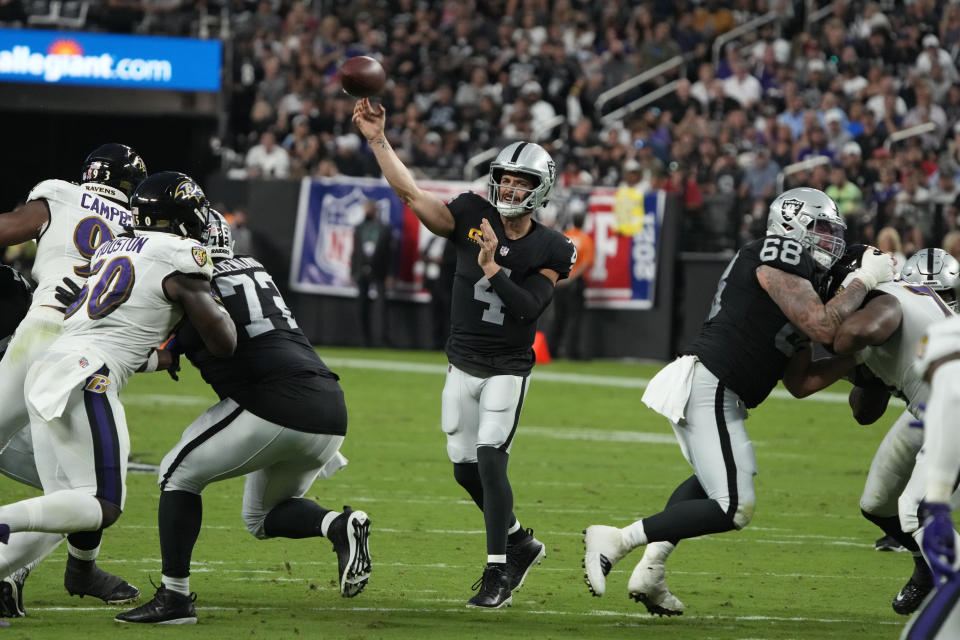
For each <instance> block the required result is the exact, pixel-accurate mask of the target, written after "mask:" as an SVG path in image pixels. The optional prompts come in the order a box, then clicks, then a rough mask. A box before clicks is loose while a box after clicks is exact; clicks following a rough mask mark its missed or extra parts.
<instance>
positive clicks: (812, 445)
mask: <svg viewBox="0 0 960 640" xmlns="http://www.w3.org/2000/svg"><path fill="white" fill-rule="evenodd" d="M320 352H321V355H322V356H323V357H324V358H325V359H326V360H327V361H328V363H329V364H330V365H331V368H333V369H334V370H335V371H337V372H338V373H339V374H340V376H341V383H342V385H343V388H344V390H345V393H346V397H347V406H348V408H349V411H350V427H349V434H348V436H347V440H346V442H345V444H344V447H343V449H342V451H343V453H344V455H346V456H347V457H348V458H349V459H350V464H349V466H348V467H347V468H345V469H344V470H342V471H341V472H340V473H338V474H336V475H335V476H334V477H332V478H330V479H328V480H323V481H318V482H317V483H316V484H314V486H313V488H312V489H311V490H310V492H309V493H308V494H307V495H308V496H309V497H312V498H315V499H316V500H318V501H319V502H320V503H321V504H323V505H325V506H328V507H330V508H335V509H339V508H340V507H341V505H344V504H349V505H351V506H353V507H354V508H355V509H364V510H365V511H367V513H369V515H370V517H371V520H372V535H371V543H370V546H371V554H372V556H373V574H372V578H371V581H370V584H369V586H368V587H367V590H366V591H365V592H364V593H362V594H361V595H360V596H358V597H357V598H354V599H352V600H346V599H343V598H341V597H339V594H338V592H337V589H336V557H335V555H334V554H333V553H332V551H331V547H330V545H329V542H328V541H327V540H325V539H314V540H282V539H277V540H268V541H258V540H256V539H254V538H253V537H252V536H250V535H249V534H248V533H247V532H246V530H245V529H244V527H243V523H242V521H241V519H240V495H241V491H242V486H243V485H242V480H241V479H235V480H232V481H228V482H224V483H220V484H216V485H213V486H211V487H209V488H208V489H207V491H206V492H205V493H204V496H203V497H204V507H205V512H204V528H203V531H202V533H201V535H200V540H199V543H198V544H197V547H196V549H195V551H194V556H193V561H194V562H193V574H192V577H191V588H192V589H193V590H194V591H196V592H197V593H198V594H199V597H198V599H197V609H198V614H199V617H200V623H199V624H198V625H197V626H196V627H181V628H180V631H173V630H171V629H170V628H165V627H158V628H153V627H149V628H145V627H141V626H131V625H119V624H117V623H115V622H113V615H114V614H115V613H116V612H117V609H113V608H110V607H106V606H102V605H99V601H91V600H90V599H89V598H86V599H82V600H81V599H79V598H75V597H73V598H71V597H70V596H68V595H67V594H66V592H65V591H64V589H63V586H62V576H63V566H64V557H65V554H66V550H65V547H64V546H61V547H60V548H59V549H58V550H57V551H55V552H54V554H52V555H51V556H50V557H49V558H47V560H46V561H45V562H44V563H43V564H41V565H40V567H39V568H38V569H37V570H36V571H35V572H34V573H33V575H31V577H30V579H29V580H28V582H27V585H26V588H25V590H24V591H25V596H26V606H27V617H26V618H24V619H18V620H13V621H12V627H11V628H8V629H0V636H3V637H4V638H58V639H66V638H70V639H73V638H104V637H111V638H113V637H117V638H141V637H145V638H153V637H161V636H163V637H170V638H172V637H174V635H173V634H176V636H175V637H177V638H183V637H202V638H230V639H232V640H236V639H238V638H247V637H259V638H320V637H323V638H331V639H332V638H352V639H361V638H389V639H396V638H428V639H432V638H458V639H467V638H482V639H489V638H525V639H532V638H571V639H572V638H578V639H579V638H658V639H659V638H667V639H673V638H696V639H706V638H718V639H719V638H744V639H745V638H751V639H758V638H768V639H781V638H818V639H819V638H844V639H858V638H871V639H873V638H891V639H892V638H897V637H898V636H899V633H900V630H901V628H902V626H903V624H904V623H905V621H906V620H905V619H904V618H901V617H899V616H897V615H896V614H894V613H893V611H892V610H891V608H890V600H891V598H892V597H893V596H894V595H895V594H896V592H897V590H898V589H899V588H900V586H901V585H902V583H903V582H904V581H905V579H906V577H907V576H908V575H909V571H910V569H911V567H912V563H911V561H910V558H909V557H908V556H907V555H906V554H893V553H877V552H875V551H874V550H873V542H874V540H875V539H876V538H877V537H878V536H879V531H878V530H877V529H875V528H874V527H873V525H871V524H870V523H868V522H867V521H866V520H864V519H863V518H862V517H861V515H860V510H859V506H858V501H859V496H860V491H861V489H862V486H863V481H864V478H865V476H866V470H867V468H868V466H869V463H870V459H871V457H872V455H873V452H874V450H875V448H876V446H877V444H878V443H879V442H880V440H881V438H882V437H883V435H884V433H885V432H886V429H887V428H888V427H889V426H890V424H891V423H892V422H893V420H894V419H895V418H896V416H897V414H898V411H899V410H900V406H896V405H895V406H891V408H890V409H889V410H888V412H887V414H886V415H885V416H884V417H883V419H881V421H880V422H878V423H877V424H875V425H873V426H871V427H860V426H858V425H856V423H854V422H853V420H852V418H851V417H850V415H849V409H848V408H847V406H846V403H845V402H844V401H843V395H842V394H843V393H844V391H845V389H846V387H843V386H840V385H838V386H836V387H834V388H833V389H831V390H830V391H832V392H833V393H828V394H826V395H823V394H821V398H822V399H819V398H818V397H817V396H814V397H813V398H810V399H807V400H793V399H784V398H783V397H782V396H775V397H771V398H770V399H768V400H767V402H766V403H764V405H763V406H762V407H760V408H759V409H757V410H756V411H754V412H753V413H752V415H751V417H750V419H749V420H748V421H747V428H748V431H749V433H750V435H751V437H752V439H753V441H754V443H755V445H756V453H757V458H758V461H759V465H760V475H759V477H758V478H757V494H758V508H757V512H756V516H755V518H754V519H753V522H752V523H751V525H750V526H749V527H748V528H747V529H745V530H744V531H741V532H734V533H727V534H723V535H719V536H709V537H708V538H705V539H695V540H689V541H685V542H684V543H683V544H682V545H680V548H679V549H678V550H677V552H676V553H675V554H674V556H673V557H672V558H671V560H670V563H669V564H668V574H667V575H668V581H669V584H670V587H671V589H672V590H673V592H674V593H675V594H676V595H677V596H678V597H679V598H680V599H681V600H683V602H684V603H685V605H686V613H685V615H683V616H682V617H678V618H663V619H661V618H657V617H651V616H649V615H648V614H646V610H645V609H644V608H643V606H642V605H639V604H636V603H634V602H633V601H632V600H630V599H628V597H627V590H626V585H627V578H628V577H629V575H630V572H631V571H632V569H633V566H634V564H635V563H636V561H638V560H639V558H640V555H641V550H637V551H635V552H634V553H633V554H631V555H630V556H628V557H627V558H626V559H624V560H623V561H621V562H620V563H619V564H618V565H617V566H616V567H615V568H614V570H613V572H612V573H611V575H610V577H609V579H608V587H607V594H606V595H605V596H604V597H603V598H594V597H592V596H591V595H590V593H589V591H588V590H587V587H586V586H585V584H584V582H583V570H582V568H581V566H580V563H581V560H582V557H583V544H582V542H581V537H582V534H581V530H582V529H583V528H584V527H586V526H587V525H589V524H593V523H605V524H616V525H619V526H623V525H625V524H627V523H629V522H632V521H633V520H635V519H636V518H637V517H639V516H642V515H647V514H651V513H654V512H656V511H659V510H660V509H661V508H662V506H663V504H664V503H665V501H666V499H667V497H668V496H669V494H670V492H671V491H672V489H673V488H674V487H675V485H676V484H677V483H679V482H680V481H681V480H683V479H684V478H686V477H687V476H688V475H689V474H690V470H689V467H688V466H687V464H686V462H685V461H684V459H683V457H682V455H681V454H680V449H679V447H678V446H677V445H676V443H675V442H674V439H673V435H672V432H671V430H670V426H669V424H668V423H667V422H666V421H665V420H664V419H662V418H661V417H659V416H658V415H656V414H654V413H653V412H652V411H650V410H648V409H647V408H646V407H644V406H643V405H642V404H641V402H640V396H641V393H642V383H643V381H642V379H645V378H649V377H650V376H652V375H653V374H654V373H655V372H656V370H657V368H658V366H657V365H648V364H630V363H611V362H590V363H570V362H563V361H559V362H556V361H555V362H554V363H552V364H550V365H547V366H543V367H537V369H536V370H535V371H534V374H533V381H532V384H531V389H530V395H529V397H528V401H527V404H526V407H525V408H524V412H523V416H522V418H521V423H520V429H519V431H518V434H517V438H516V441H515V444H514V447H513V455H512V461H511V465H510V469H511V480H512V483H513V488H514V494H515V500H516V509H515V512H516V513H517V515H518V516H519V518H520V520H521V522H522V523H523V524H524V526H528V527H533V528H534V530H535V533H536V535H537V537H538V538H540V539H541V540H543V541H544V542H545V543H546V545H547V558H546V559H545V560H544V562H543V564H542V565H541V566H539V567H537V568H535V569H534V570H533V571H532V572H531V573H530V575H529V576H528V577H527V582H526V584H525V586H524V587H523V588H522V589H520V590H519V591H517V592H516V593H515V594H514V599H513V607H512V608H510V609H507V610H503V611H476V610H471V609H466V608H465V607H464V603H465V602H466V600H467V599H468V598H469V597H470V595H471V591H470V586H471V584H472V583H473V582H474V580H476V578H478V577H479V576H480V573H481V571H482V568H483V565H484V562H485V559H486V556H485V547H484V536H483V531H482V529H483V520H482V516H481V514H480V512H479V511H478V510H477V509H476V507H475V506H474V505H473V503H472V502H469V501H468V500H467V497H466V494H465V493H464V492H463V491H462V489H461V488H460V487H459V486H458V485H457V484H456V483H455V482H454V480H453V476H452V472H451V465H450V464H449V462H448V461H447V458H446V450H445V439H444V436H443V434H442V433H441V431H440V390H441V388H442V385H443V371H444V368H443V365H444V364H445V360H444V357H443V355H442V354H440V353H434V352H403V351H363V350H355V349H335V348H321V349H320ZM122 398H123V399H124V402H125V405H126V410H127V416H128V422H129V426H130V432H131V440H132V451H133V455H134V457H135V459H136V460H137V461H139V462H145V463H153V464H156V463H158V462H159V461H160V459H161V458H162V456H163V454H164V453H165V452H166V451H167V449H169V448H170V447H171V446H172V445H173V444H174V443H175V442H176V441H177V440H178V438H179V435H180V433H181V431H182V430H183V428H184V427H185V426H186V425H187V424H189V422H190V421H191V420H192V419H193V418H194V417H195V416H196V415H198V414H199V413H201V412H202V411H203V410H204V409H205V408H206V407H207V406H209V404H211V401H212V400H213V399H214V395H213V393H212V391H210V389H209V388H208V387H206V386H205V385H204V384H203V382H202V381H201V380H200V377H199V375H197V374H196V372H195V371H194V370H192V369H191V368H190V367H189V365H187V366H186V367H185V370H184V372H183V373H182V375H181V382H180V383H175V382H173V381H171V380H169V379H168V377H167V376H166V375H165V374H162V373H158V374H150V375H138V376H135V377H134V379H133V380H131V382H130V384H129V386H128V387H127V389H126V390H125V391H124V392H123V395H122ZM0 482H2V491H3V495H4V496H5V501H13V500H17V499H20V498H23V497H29V496H31V495H34V494H35V492H34V491H33V490H31V489H28V488H26V487H23V486H21V485H18V484H15V483H13V482H12V481H9V480H7V479H5V478H3V479H2V480H0ZM128 486H129V494H128V498H127V504H126V511H125V513H124V514H123V517H122V518H121V519H120V521H119V522H118V523H117V524H116V525H114V526H113V527H111V528H110V529H108V530H107V533H106V534H105V537H104V544H103V548H102V551H101V555H100V564H101V565H102V566H103V567H104V568H106V569H108V570H110V571H113V572H115V573H118V574H121V575H123V576H124V577H125V578H127V579H128V580H130V582H132V583H134V584H136V585H138V586H139V587H140V588H141V590H142V591H143V595H144V596H145V597H146V598H149V597H151V596H152V593H153V588H152V587H151V585H150V579H151V578H152V579H153V580H155V581H157V582H158V583H159V579H160V560H159V557H160V551H159V543H158V539H157V532H156V506H157V498H158V489H157V486H156V478H155V476H154V475H153V474H131V475H130V476H129V478H128Z"/></svg>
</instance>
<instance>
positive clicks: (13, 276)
mask: <svg viewBox="0 0 960 640" xmlns="http://www.w3.org/2000/svg"><path fill="white" fill-rule="evenodd" d="M30 298H31V293H30V285H29V284H27V281H26V280H24V279H23V276H21V275H20V274H19V273H18V272H17V270H16V269H13V268H11V267H8V266H7V265H5V264H0V356H2V355H3V352H4V351H6V349H7V343H8V342H9V341H10V336H12V335H13V332H14V331H16V329H17V325H19V324H20V321H21V320H23V317H24V316H25V315H27V309H29V308H30Z"/></svg>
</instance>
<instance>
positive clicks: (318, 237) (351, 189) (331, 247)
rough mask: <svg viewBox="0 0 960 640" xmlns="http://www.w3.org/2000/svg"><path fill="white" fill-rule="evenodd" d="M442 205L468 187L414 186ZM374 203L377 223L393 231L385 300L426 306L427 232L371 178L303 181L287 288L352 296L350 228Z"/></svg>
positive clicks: (455, 184)
mask: <svg viewBox="0 0 960 640" xmlns="http://www.w3.org/2000/svg"><path fill="white" fill-rule="evenodd" d="M419 186H420V187H421V188H422V189H425V190H427V191H432V192H433V193H436V194H437V195H438V196H439V197H440V199H441V200H443V201H444V202H447V201H449V200H451V199H452V198H453V197H454V196H456V195H457V194H459V193H461V192H463V191H467V190H469V189H470V185H469V184H468V183H465V182H464V183H462V182H435V183H431V182H425V183H419ZM368 200H372V201H373V202H374V203H376V206H377V211H378V212H379V215H380V219H381V220H382V221H383V222H386V223H387V224H389V225H390V226H391V227H392V228H393V234H394V240H395V242H394V247H395V248H396V250H395V251H394V254H393V265H392V266H391V269H390V273H391V274H392V275H393V276H394V277H393V289H392V290H391V291H388V292H387V295H388V297H390V298H397V299H402V300H416V301H421V302H425V301H427V300H429V299H430V298H429V294H428V293H427V292H426V291H425V290H424V288H423V273H422V271H423V270H422V263H420V258H421V255H422V253H423V250H424V248H425V247H426V245H427V243H428V242H429V240H430V238H431V237H432V234H431V233H430V232H429V231H427V229H426V227H424V226H423V225H422V224H421V223H420V221H419V220H418V219H417V217H416V215H414V213H413V211H411V210H410V209H409V208H408V207H406V206H405V205H404V204H403V203H402V202H400V198H399V197H397V195H396V194H395V193H394V192H393V189H391V188H390V186H389V185H388V184H387V183H386V182H385V181H382V180H374V179H371V178H320V179H310V178H304V180H303V181H302V182H301V183H300V199H299V206H298V211H297V226H296V236H295V239H294V249H293V260H292V264H291V269H290V288H291V289H293V290H294V291H299V292H303V293H322V294H328V295H341V296H355V295H356V294H357V289H356V287H355V286H354V285H353V282H352V281H351V277H350V261H351V259H352V257H353V229H354V227H356V226H357V225H358V224H359V223H360V221H361V220H363V215H364V214H363V207H364V203H365V202H367V201H368Z"/></svg>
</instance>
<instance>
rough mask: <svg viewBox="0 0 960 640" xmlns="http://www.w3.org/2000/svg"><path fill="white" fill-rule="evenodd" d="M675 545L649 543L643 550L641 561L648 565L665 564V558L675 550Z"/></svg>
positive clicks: (662, 542)
mask: <svg viewBox="0 0 960 640" xmlns="http://www.w3.org/2000/svg"><path fill="white" fill-rule="evenodd" d="M676 548H677V547H676V545H674V544H673V543H670V542H664V541H661V542H651V543H649V544H648V545H647V546H646V548H645V549H644V550H643V560H642V561H641V562H646V563H648V564H665V563H666V562H667V558H669V557H670V554H671V553H673V550H674V549H676Z"/></svg>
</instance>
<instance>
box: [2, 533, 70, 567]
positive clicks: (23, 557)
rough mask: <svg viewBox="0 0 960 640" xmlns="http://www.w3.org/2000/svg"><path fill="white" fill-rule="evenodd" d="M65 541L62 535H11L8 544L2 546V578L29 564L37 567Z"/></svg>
mask: <svg viewBox="0 0 960 640" xmlns="http://www.w3.org/2000/svg"><path fill="white" fill-rule="evenodd" d="M63 540H64V536H63V534H62V533H41V532H34V531H22V532H20V533H14V534H11V536H10V541H9V542H8V543H7V544H0V578H3V577H6V576H9V575H10V574H11V573H13V572H14V571H17V570H18V569H22V568H23V567H25V566H27V565H28V564H34V565H36V564H37V563H39V562H40V560H41V559H43V558H44V557H45V556H46V555H47V554H49V553H50V552H51V551H53V550H54V549H56V548H57V545H59V544H60V543H61V542H63Z"/></svg>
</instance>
